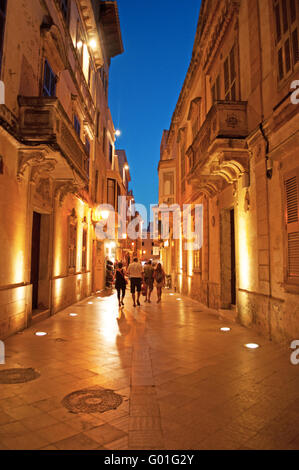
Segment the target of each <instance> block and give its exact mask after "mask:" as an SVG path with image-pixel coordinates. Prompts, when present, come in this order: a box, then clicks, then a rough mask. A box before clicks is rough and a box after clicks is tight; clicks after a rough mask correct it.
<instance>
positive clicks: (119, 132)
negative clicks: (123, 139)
mask: <svg viewBox="0 0 299 470" xmlns="http://www.w3.org/2000/svg"><path fill="white" fill-rule="evenodd" d="M115 136H116V137H120V136H121V131H120V130H119V129H117V130H116V131H115Z"/></svg>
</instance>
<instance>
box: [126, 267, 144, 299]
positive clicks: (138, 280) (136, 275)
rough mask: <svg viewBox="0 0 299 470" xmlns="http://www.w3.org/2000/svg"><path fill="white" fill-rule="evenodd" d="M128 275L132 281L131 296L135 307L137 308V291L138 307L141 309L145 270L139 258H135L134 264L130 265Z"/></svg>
mask: <svg viewBox="0 0 299 470" xmlns="http://www.w3.org/2000/svg"><path fill="white" fill-rule="evenodd" d="M127 274H128V276H129V278H130V281H131V294H132V299H133V303H134V307H136V294H135V292H136V290H137V305H138V307H140V294H141V285H142V279H143V268H142V265H141V263H139V262H138V259H137V258H134V261H133V263H131V264H130V266H129V267H128V271H127Z"/></svg>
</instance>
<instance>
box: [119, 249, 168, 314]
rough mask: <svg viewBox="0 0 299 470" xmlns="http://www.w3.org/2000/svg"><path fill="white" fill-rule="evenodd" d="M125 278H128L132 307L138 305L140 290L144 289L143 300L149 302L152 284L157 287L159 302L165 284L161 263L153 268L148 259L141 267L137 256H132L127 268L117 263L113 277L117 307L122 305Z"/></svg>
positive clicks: (152, 288)
mask: <svg viewBox="0 0 299 470" xmlns="http://www.w3.org/2000/svg"><path fill="white" fill-rule="evenodd" d="M127 278H129V279H130V284H131V286H130V287H131V294H132V299H133V305H134V307H136V306H137V305H138V306H139V307H140V296H141V292H142V290H143V291H144V295H145V302H148V303H151V295H152V292H153V290H154V286H156V288H157V303H160V302H161V299H162V289H163V287H164V286H165V272H164V270H163V268H162V265H161V263H158V265H157V267H156V268H155V267H154V266H153V264H152V261H148V262H147V263H146V265H145V266H144V268H143V266H142V264H141V263H140V262H139V261H138V258H134V260H133V262H132V263H131V264H130V265H129V266H128V268H127V270H125V268H124V266H123V263H118V264H117V267H116V270H115V276H114V279H115V288H116V290H117V298H118V303H119V307H122V306H123V305H124V298H125V295H126V288H127V284H128V280H127ZM136 293H137V299H136ZM136 300H137V304H136Z"/></svg>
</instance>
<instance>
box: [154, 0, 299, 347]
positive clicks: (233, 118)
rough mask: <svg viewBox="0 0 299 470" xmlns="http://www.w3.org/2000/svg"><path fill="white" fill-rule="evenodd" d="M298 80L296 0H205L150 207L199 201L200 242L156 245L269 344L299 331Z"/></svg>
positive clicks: (179, 275)
mask: <svg viewBox="0 0 299 470" xmlns="http://www.w3.org/2000/svg"><path fill="white" fill-rule="evenodd" d="M298 79H299V2H298V1H297V0H239V1H234V0H208V1H207V0H203V1H202V5H201V11H200V17H199V21H198V28H197V32H196V37H195V43H194V49H193V53H192V59H191V63H190V66H189V70H188V73H187V76H186V79H185V82H184V85H183V88H182V91H181V94H180V97H179V100H178V102H177V105H176V109H175V112H174V114H173V118H172V122H171V126H170V129H169V130H167V131H165V132H164V133H163V138H162V143H161V159H160V163H159V180H160V189H159V201H160V204H162V203H174V202H175V203H178V204H179V205H180V206H182V205H183V204H202V206H203V244H202V248H201V249H199V250H196V251H191V250H189V251H188V250H185V249H184V247H185V243H184V240H183V239H182V238H181V239H180V240H172V239H170V242H169V244H168V246H167V247H166V248H164V249H163V258H164V259H167V266H168V271H169V273H171V274H172V277H173V281H174V283H175V285H176V287H177V289H178V290H179V291H181V292H183V293H185V294H187V295H190V296H191V297H193V298H195V299H198V300H199V301H201V302H202V303H204V304H205V305H208V306H209V307H211V308H215V309H232V311H233V312H236V316H237V318H238V320H239V321H240V322H241V323H242V324H243V325H246V326H250V327H253V328H255V329H256V330H258V331H259V332H261V333H262V334H263V335H266V336H267V337H269V338H271V339H273V340H275V341H288V340H289V339H290V338H298V337H299V202H298V201H299V157H298V145H299V105H298V104H296V102H298V100H296V99H294V98H296V97H298V93H297V94H296V83H295V81H296V80H298ZM297 87H298V83H297ZM294 90H295V91H294Z"/></svg>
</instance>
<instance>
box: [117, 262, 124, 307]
mask: <svg viewBox="0 0 299 470" xmlns="http://www.w3.org/2000/svg"><path fill="white" fill-rule="evenodd" d="M114 279H115V289H116V290H117V298H118V305H119V307H121V306H123V305H125V304H124V298H125V296H126V286H127V281H126V277H125V272H124V269H123V264H122V263H118V265H117V268H116V270H115V275H114Z"/></svg>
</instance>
